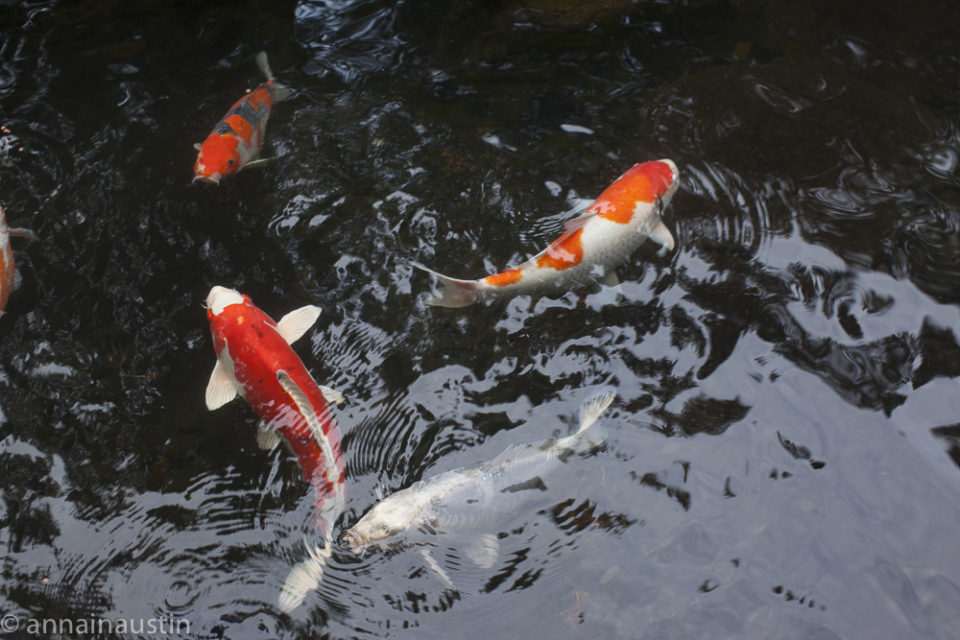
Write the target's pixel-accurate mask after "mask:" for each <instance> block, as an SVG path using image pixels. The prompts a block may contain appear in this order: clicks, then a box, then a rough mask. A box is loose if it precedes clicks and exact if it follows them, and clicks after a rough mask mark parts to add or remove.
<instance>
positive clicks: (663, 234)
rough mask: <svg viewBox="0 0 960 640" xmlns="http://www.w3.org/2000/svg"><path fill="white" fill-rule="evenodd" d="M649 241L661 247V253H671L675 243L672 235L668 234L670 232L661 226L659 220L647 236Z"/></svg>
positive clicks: (661, 222)
mask: <svg viewBox="0 0 960 640" xmlns="http://www.w3.org/2000/svg"><path fill="white" fill-rule="evenodd" d="M648 237H649V238H650V239H651V240H653V241H654V242H656V243H657V244H659V245H660V246H661V247H663V250H662V252H663V253H665V252H667V251H673V248H674V246H676V244H677V243H676V242H675V241H674V239H673V234H672V233H670V230H669V229H667V226H666V225H665V224H663V221H662V220H660V221H658V222H657V224H656V225H654V227H653V229H651V230H650V235H649V236H648Z"/></svg>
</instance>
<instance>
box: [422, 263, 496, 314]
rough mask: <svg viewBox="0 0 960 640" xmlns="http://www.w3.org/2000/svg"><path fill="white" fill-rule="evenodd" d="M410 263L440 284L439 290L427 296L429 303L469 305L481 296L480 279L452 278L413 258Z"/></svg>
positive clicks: (457, 305)
mask: <svg viewBox="0 0 960 640" xmlns="http://www.w3.org/2000/svg"><path fill="white" fill-rule="evenodd" d="M410 264H412V265H413V266H414V267H416V268H417V269H420V270H421V271H426V272H427V273H429V274H430V275H432V276H433V277H434V278H436V279H437V283H438V284H439V285H440V288H439V290H438V291H436V292H434V293H433V295H432V296H431V297H429V298H427V300H426V303H427V304H429V305H432V306H436V307H450V308H458V307H467V306H469V305H471V304H473V303H474V302H476V301H477V300H478V299H479V297H480V287H481V285H480V281H478V280H460V279H459V278H451V277H450V276H445V275H443V274H442V273H437V272H436V271H434V270H433V269H431V268H429V267H427V266H426V265H423V264H421V263H419V262H416V261H413V260H411V261H410Z"/></svg>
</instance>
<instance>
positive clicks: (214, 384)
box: [205, 360, 237, 411]
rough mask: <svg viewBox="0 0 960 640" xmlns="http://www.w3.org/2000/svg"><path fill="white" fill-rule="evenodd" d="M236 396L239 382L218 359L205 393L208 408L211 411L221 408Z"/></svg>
mask: <svg viewBox="0 0 960 640" xmlns="http://www.w3.org/2000/svg"><path fill="white" fill-rule="evenodd" d="M235 397H237V384H236V383H235V382H234V381H233V378H232V377H231V376H230V374H229V373H228V372H227V369H226V368H225V367H224V366H223V365H222V364H220V361H219V360H217V364H215V365H214V366H213V373H211V374H210V382H208V383H207V392H206V394H205V400H206V402H207V409H209V410H210V411H213V410H214V409H219V408H220V407H222V406H223V405H225V404H227V403H228V402H230V401H231V400H233V399H234V398H235Z"/></svg>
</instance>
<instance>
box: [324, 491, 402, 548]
mask: <svg viewBox="0 0 960 640" xmlns="http://www.w3.org/2000/svg"><path fill="white" fill-rule="evenodd" d="M405 491H408V490H405ZM405 491H398V492H397V493H395V494H393V495H391V496H390V497H388V498H386V499H385V500H382V501H381V502H379V503H377V505H376V506H374V507H373V509H371V510H370V511H368V512H367V514H366V515H365V516H363V517H362V518H360V521H359V522H358V523H357V524H355V525H353V527H352V528H350V529H349V530H348V531H346V532H344V534H343V535H342V536H340V542H341V544H344V545H346V546H347V547H349V548H350V550H351V551H353V552H354V553H357V554H362V553H363V551H364V550H365V549H366V547H367V546H368V545H371V544H379V543H382V542H383V541H385V540H387V539H389V538H392V537H394V536H396V535H399V534H401V533H403V532H404V531H406V530H407V529H408V528H410V525H411V524H413V521H414V518H416V516H417V514H418V513H419V509H418V508H417V505H416V504H415V502H416V501H411V500H409V499H407V498H409V497H413V496H410V495H409V494H408V493H406V492H405Z"/></svg>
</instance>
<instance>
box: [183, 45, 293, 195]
mask: <svg viewBox="0 0 960 640" xmlns="http://www.w3.org/2000/svg"><path fill="white" fill-rule="evenodd" d="M257 66H258V67H260V71H262V72H263V75H264V76H266V78H267V81H266V82H263V83H261V84H260V85H259V86H258V87H257V88H256V89H254V90H253V91H251V92H250V93H248V94H247V95H245V96H243V97H242V98H240V99H239V100H237V101H236V102H235V103H234V104H233V106H232V107H230V110H229V111H227V114H226V115H225V116H223V119H222V120H220V122H218V123H217V126H216V127H214V128H213V131H211V132H210V135H209V136H207V139H206V140H204V141H203V144H200V143H197V144H195V145H194V148H196V149H197V150H198V151H199V153H198V154H197V161H196V163H195V164H194V165H193V173H194V176H193V181H194V182H197V181H198V180H199V181H201V182H209V183H211V184H220V179H221V178H223V176H228V175H231V174H234V173H236V172H238V171H240V170H241V169H244V168H246V167H253V166H256V165H259V164H264V163H266V162H267V160H262V159H261V160H257V156H259V155H260V150H261V149H262V148H263V135H264V133H265V132H266V128H267V119H268V118H269V117H270V110H271V109H273V103H274V102H280V101H281V100H286V99H287V98H289V97H290V95H291V93H292V92H291V91H290V89H289V88H287V87H284V86H283V85H280V84H277V83H276V82H275V81H274V79H273V72H272V71H270V65H269V64H268V63H267V54H266V53H265V52H263V51H261V52H260V53H258V54H257Z"/></svg>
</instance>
